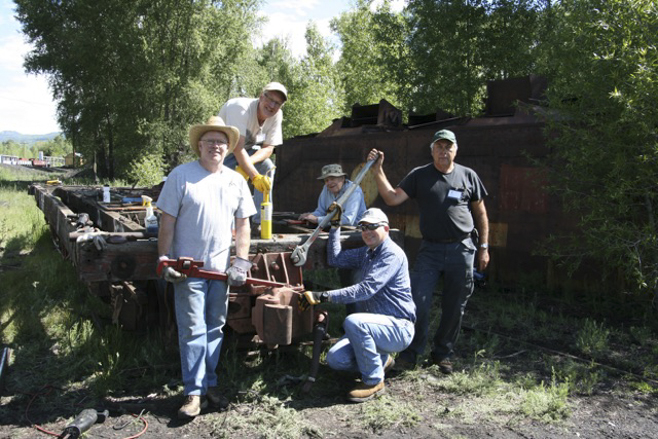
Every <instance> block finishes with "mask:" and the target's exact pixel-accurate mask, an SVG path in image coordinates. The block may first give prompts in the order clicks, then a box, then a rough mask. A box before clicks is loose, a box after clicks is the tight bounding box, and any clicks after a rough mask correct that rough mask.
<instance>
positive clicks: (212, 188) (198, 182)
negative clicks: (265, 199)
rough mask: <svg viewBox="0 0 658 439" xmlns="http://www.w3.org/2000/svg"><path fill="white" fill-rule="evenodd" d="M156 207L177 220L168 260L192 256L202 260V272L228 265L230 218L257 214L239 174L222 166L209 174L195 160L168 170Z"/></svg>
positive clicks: (230, 240)
mask: <svg viewBox="0 0 658 439" xmlns="http://www.w3.org/2000/svg"><path fill="white" fill-rule="evenodd" d="M157 206H158V209H160V210H162V211H163V212H166V213H168V214H169V215H171V216H173V217H175V218H176V227H175V229H174V240H173V244H172V248H171V249H170V252H171V253H170V257H171V258H173V259H177V258H178V257H180V256H187V257H191V258H194V259H195V260H200V261H203V264H204V265H203V269H204V270H217V271H222V272H224V271H226V269H227V268H228V266H229V262H230V256H231V252H230V248H231V242H232V239H233V237H232V234H231V225H232V222H233V218H248V217H250V216H252V215H254V214H255V213H256V207H255V206H254V202H253V200H252V198H251V192H250V191H249V186H248V185H247V182H246V181H245V179H244V178H242V176H241V175H240V174H238V173H237V172H235V171H233V170H232V169H229V168H227V167H225V166H223V167H222V171H221V172H215V173H213V172H208V171H207V170H206V169H205V168H204V167H203V166H201V164H200V163H199V161H198V160H197V161H194V162H190V163H185V164H183V165H180V166H177V167H176V168H175V169H174V170H173V171H171V173H170V174H169V175H168V176H167V181H166V182H165V185H164V187H163V188H162V192H161V193H160V196H159V197H158V201H157Z"/></svg>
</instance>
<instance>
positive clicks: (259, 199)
mask: <svg viewBox="0 0 658 439" xmlns="http://www.w3.org/2000/svg"><path fill="white" fill-rule="evenodd" d="M245 151H247V154H249V156H250V157H251V156H252V155H254V154H255V153H256V151H259V150H258V149H253V148H252V149H246V150H245ZM224 166H227V167H229V168H231V169H235V168H236V167H237V166H238V159H236V158H235V154H231V155H230V156H228V157H226V158H225V159H224ZM254 167H255V168H256V170H257V171H258V172H259V173H260V174H261V175H265V174H266V173H267V172H268V171H270V170H271V169H272V168H274V163H272V160H270V159H265V160H263V161H262V162H260V163H254ZM270 201H272V200H270ZM262 203H263V193H262V192H260V191H259V190H257V189H256V188H254V204H255V205H256V215H254V216H253V218H252V221H253V222H254V223H255V224H260V205H261V204H262Z"/></svg>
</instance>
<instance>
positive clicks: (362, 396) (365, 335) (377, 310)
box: [299, 208, 416, 402]
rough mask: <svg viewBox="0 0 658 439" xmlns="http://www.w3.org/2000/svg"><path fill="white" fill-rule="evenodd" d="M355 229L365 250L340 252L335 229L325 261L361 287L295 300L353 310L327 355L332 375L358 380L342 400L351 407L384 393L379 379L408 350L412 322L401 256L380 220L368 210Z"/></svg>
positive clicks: (411, 304)
mask: <svg viewBox="0 0 658 439" xmlns="http://www.w3.org/2000/svg"><path fill="white" fill-rule="evenodd" d="M359 226H360V228H361V237H362V238H363V241H364V242H365V243H366V247H361V248H358V249H351V250H343V249H342V248H341V244H340V227H332V229H331V232H330V234H329V242H328V244H327V257H328V259H329V265H331V266H333V267H338V268H350V269H359V270H360V272H361V281H360V282H359V283H357V284H355V285H352V286H349V287H346V288H341V289H338V290H332V291H325V292H315V291H306V292H305V293H304V294H303V295H302V296H300V299H299V306H300V308H301V309H306V308H307V307H308V306H309V304H310V305H317V304H319V303H321V302H334V303H344V304H349V303H354V304H355V312H354V313H352V314H350V315H348V316H347V317H346V318H345V321H344V322H343V328H344V330H345V335H344V336H343V337H342V338H341V339H340V340H339V341H338V342H337V343H336V344H335V345H334V346H333V347H332V348H331V349H330V350H329V352H328V353H327V364H328V365H329V367H331V368H332V369H336V370H344V371H354V372H359V373H360V374H361V383H359V385H357V386H356V388H354V389H352V390H351V391H350V392H349V393H348V395H347V399H348V400H350V401H353V402H363V401H367V400H369V399H371V398H372V397H374V396H375V395H376V394H377V393H381V392H383V391H384V373H385V371H387V370H389V369H390V368H391V367H392V366H393V357H391V354H392V353H394V352H400V351H402V350H404V349H406V348H407V346H409V344H410V343H411V340H412V339H413V337H414V322H415V320H416V306H415V305H414V301H413V298H412V296H411V283H410V281H409V266H408V262H407V256H406V255H405V254H404V251H403V250H402V249H401V248H400V247H399V246H398V245H397V244H396V243H395V242H393V240H392V239H391V238H390V237H389V236H388V234H389V224H388V218H387V217H386V214H384V212H382V211H381V210H380V209H377V208H370V209H368V210H366V211H365V212H364V214H363V217H362V218H361V220H360V221H359Z"/></svg>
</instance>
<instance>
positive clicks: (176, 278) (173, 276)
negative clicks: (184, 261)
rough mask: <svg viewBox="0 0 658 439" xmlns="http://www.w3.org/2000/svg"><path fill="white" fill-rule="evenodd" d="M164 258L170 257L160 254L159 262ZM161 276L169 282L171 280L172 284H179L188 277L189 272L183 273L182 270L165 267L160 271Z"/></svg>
mask: <svg viewBox="0 0 658 439" xmlns="http://www.w3.org/2000/svg"><path fill="white" fill-rule="evenodd" d="M163 259H169V257H168V256H160V258H159V259H158V263H159V262H160V261H162V260H163ZM160 276H162V279H164V280H165V281H167V282H171V283H172V284H177V283H178V282H183V281H184V280H185V279H187V274H183V273H181V272H180V271H176V270H174V269H173V268H171V267H164V268H163V269H162V272H161V273H160Z"/></svg>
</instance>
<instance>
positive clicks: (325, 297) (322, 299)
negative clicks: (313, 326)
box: [320, 291, 329, 303]
mask: <svg viewBox="0 0 658 439" xmlns="http://www.w3.org/2000/svg"><path fill="white" fill-rule="evenodd" d="M320 302H322V303H326V302H329V293H327V292H326V291H325V292H324V293H322V294H320Z"/></svg>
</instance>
